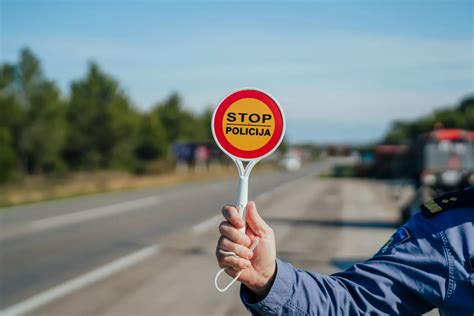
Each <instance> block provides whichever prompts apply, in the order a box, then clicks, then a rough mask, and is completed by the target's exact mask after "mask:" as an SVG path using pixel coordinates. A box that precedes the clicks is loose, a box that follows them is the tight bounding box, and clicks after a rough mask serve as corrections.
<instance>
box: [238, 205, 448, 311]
mask: <svg viewBox="0 0 474 316" xmlns="http://www.w3.org/2000/svg"><path fill="white" fill-rule="evenodd" d="M432 224H433V222H432V221H430V220H429V219H427V218H425V217H424V216H423V215H422V214H421V213H418V214H417V215H415V216H414V217H413V218H412V219H411V220H410V221H409V222H408V223H407V224H406V225H405V226H403V227H401V228H399V230H397V232H396V233H395V234H394V235H393V236H392V238H391V239H390V240H389V241H388V242H387V244H386V245H385V246H383V247H382V249H381V250H380V251H379V252H378V253H377V254H376V255H375V256H374V257H373V258H371V259H369V260H367V261H365V262H362V263H359V264H355V265H354V266H353V267H351V268H349V269H348V270H346V271H343V272H339V273H335V274H333V275H330V276H327V275H322V274H318V273H312V272H307V271H302V270H298V269H296V268H294V267H293V266H292V265H290V264H289V263H286V262H283V261H281V260H279V259H277V272H276V277H275V281H274V283H273V285H272V288H271V289H270V291H269V293H268V294H267V296H266V297H265V298H263V299H261V300H259V299H258V298H257V297H255V295H254V294H253V293H252V292H251V291H250V290H249V289H248V288H246V287H245V286H244V285H242V287H241V299H242V301H243V303H244V305H245V306H246V307H247V308H248V309H249V310H250V311H251V312H252V313H253V314H255V315H262V314H264V315H360V314H364V315H365V314H371V315H374V314H375V315H381V314H389V315H414V314H415V315H416V314H418V315H420V314H423V313H425V312H427V311H429V310H431V309H433V308H434V307H435V306H441V305H442V303H443V300H444V297H445V293H446V290H447V287H448V284H447V283H448V282H449V269H448V263H447V258H446V251H447V248H446V242H445V240H443V234H442V231H440V230H438V229H434V228H433V225H432Z"/></svg>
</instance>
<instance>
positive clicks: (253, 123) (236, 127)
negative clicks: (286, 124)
mask: <svg viewBox="0 0 474 316" xmlns="http://www.w3.org/2000/svg"><path fill="white" fill-rule="evenodd" d="M274 131H275V118H274V116H273V113H272V111H271V110H270V108H269V107H268V106H267V105H266V104H265V103H263V102H262V101H260V100H257V99H253V98H246V99H240V100H238V101H236V102H234V103H233V104H232V105H230V106H229V107H228V108H227V111H226V112H225V113H224V120H223V121H222V132H223V133H224V137H225V138H226V139H227V141H228V142H229V143H230V144H231V145H232V146H234V147H236V148H238V149H240V150H246V151H251V150H256V149H259V148H261V147H263V146H265V144H266V143H268V141H269V140H270V139H271V137H272V136H273V133H274Z"/></svg>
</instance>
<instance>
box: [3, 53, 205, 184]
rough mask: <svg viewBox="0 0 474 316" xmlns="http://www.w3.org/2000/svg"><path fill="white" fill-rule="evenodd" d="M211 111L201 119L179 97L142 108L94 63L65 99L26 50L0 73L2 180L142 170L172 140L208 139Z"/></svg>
mask: <svg viewBox="0 0 474 316" xmlns="http://www.w3.org/2000/svg"><path fill="white" fill-rule="evenodd" d="M211 116H212V110H211V109H207V110H205V111H204V113H201V114H196V113H193V112H191V111H189V110H187V109H186V108H185V107H184V106H183V101H182V98H181V97H180V95H179V94H178V93H172V94H171V95H170V96H169V97H168V98H166V99H165V100H163V101H161V102H157V103H156V104H155V105H154V106H152V107H151V109H149V110H148V111H140V110H139V109H137V108H136V107H135V106H134V105H133V104H132V102H131V101H130V99H129V98H128V97H127V95H126V94H125V93H124V91H123V90H122V89H121V87H120V85H119V83H118V81H117V80H116V79H114V78H113V77H112V76H111V75H109V74H107V73H106V72H104V71H103V70H102V69H101V68H100V67H99V65H97V64H96V63H93V62H92V63H90V64H89V65H88V70H87V74H86V75H85V77H84V78H80V79H78V80H76V81H74V82H72V83H71V85H70V93H69V96H68V97H64V96H62V95H61V93H60V90H59V88H58V87H57V85H56V84H55V83H54V81H52V80H49V79H48V78H46V77H45V76H44V73H43V71H42V67H41V62H40V60H39V59H38V57H36V56H35V55H34V54H33V52H32V51H31V50H29V49H26V48H25V49H22V50H21V52H20V54H19V58H18V61H17V62H16V63H12V64H9V63H4V64H2V65H1V69H0V181H1V182H4V181H7V180H10V179H12V178H16V177H21V176H23V175H31V174H51V173H64V172H67V171H70V170H71V171H78V170H95V169H113V168H120V169H129V170H134V171H136V170H142V169H143V166H144V165H145V164H147V163H149V162H151V161H156V160H161V159H166V158H167V157H169V151H170V144H172V143H173V142H175V141H178V140H180V141H181V140H182V141H209V140H211V138H212V135H211V132H210V121H211Z"/></svg>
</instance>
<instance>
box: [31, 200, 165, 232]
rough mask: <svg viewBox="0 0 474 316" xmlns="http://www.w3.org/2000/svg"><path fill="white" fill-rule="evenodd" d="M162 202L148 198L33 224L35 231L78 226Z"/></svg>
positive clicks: (38, 221)
mask: <svg viewBox="0 0 474 316" xmlns="http://www.w3.org/2000/svg"><path fill="white" fill-rule="evenodd" d="M159 202H160V199H159V198H158V197H156V196H151V197H146V198H142V199H137V200H132V201H127V202H121V203H116V204H112V205H106V206H101V207H95V208H91V209H87V210H83V211H79V212H74V213H70V214H64V215H59V216H53V217H49V218H45V219H40V220H36V221H34V222H32V223H31V229H32V230H33V231H37V230H45V229H50V228H55V227H60V226H65V225H70V224H76V223H80V222H84V221H88V220H92V219H97V218H101V217H106V216H112V215H117V214H121V213H125V212H129V211H133V210H137V209H142V208H144V207H147V206H153V205H156V204H158V203H159Z"/></svg>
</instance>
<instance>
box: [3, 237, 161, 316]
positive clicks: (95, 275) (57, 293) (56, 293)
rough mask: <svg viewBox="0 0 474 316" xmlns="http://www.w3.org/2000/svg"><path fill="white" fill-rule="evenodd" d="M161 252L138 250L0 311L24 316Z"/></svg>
mask: <svg viewBox="0 0 474 316" xmlns="http://www.w3.org/2000/svg"><path fill="white" fill-rule="evenodd" d="M158 251H159V246H158V245H156V246H150V247H146V248H143V249H141V250H138V251H136V252H134V253H132V254H129V255H127V256H125V257H122V258H120V259H118V260H115V261H113V262H111V263H109V264H106V265H104V266H102V267H100V268H98V269H95V270H92V271H90V272H88V273H85V274H83V275H81V276H79V277H77V278H74V279H72V280H69V281H67V282H65V283H63V284H61V285H58V286H56V287H53V288H51V289H49V290H47V291H45V292H42V293H39V294H37V295H35V296H32V297H30V298H28V299H26V300H24V301H22V302H20V303H17V304H15V305H12V306H10V307H8V308H6V309H4V310H0V315H2V316H14V315H22V314H25V313H28V312H31V311H32V310H35V309H37V308H39V307H41V306H43V305H45V304H48V303H50V302H52V301H54V300H57V299H59V298H61V297H63V296H66V295H68V294H71V293H72V292H74V291H77V290H79V289H81V288H84V287H86V286H89V285H91V284H93V283H95V282H97V281H100V280H102V279H105V278H107V277H109V276H111V275H112V274H114V273H117V272H119V271H122V270H124V269H126V268H128V267H130V266H132V265H134V264H137V263H139V262H141V261H144V260H145V259H148V258H150V257H151V256H153V255H154V254H156V253H157V252H158Z"/></svg>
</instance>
